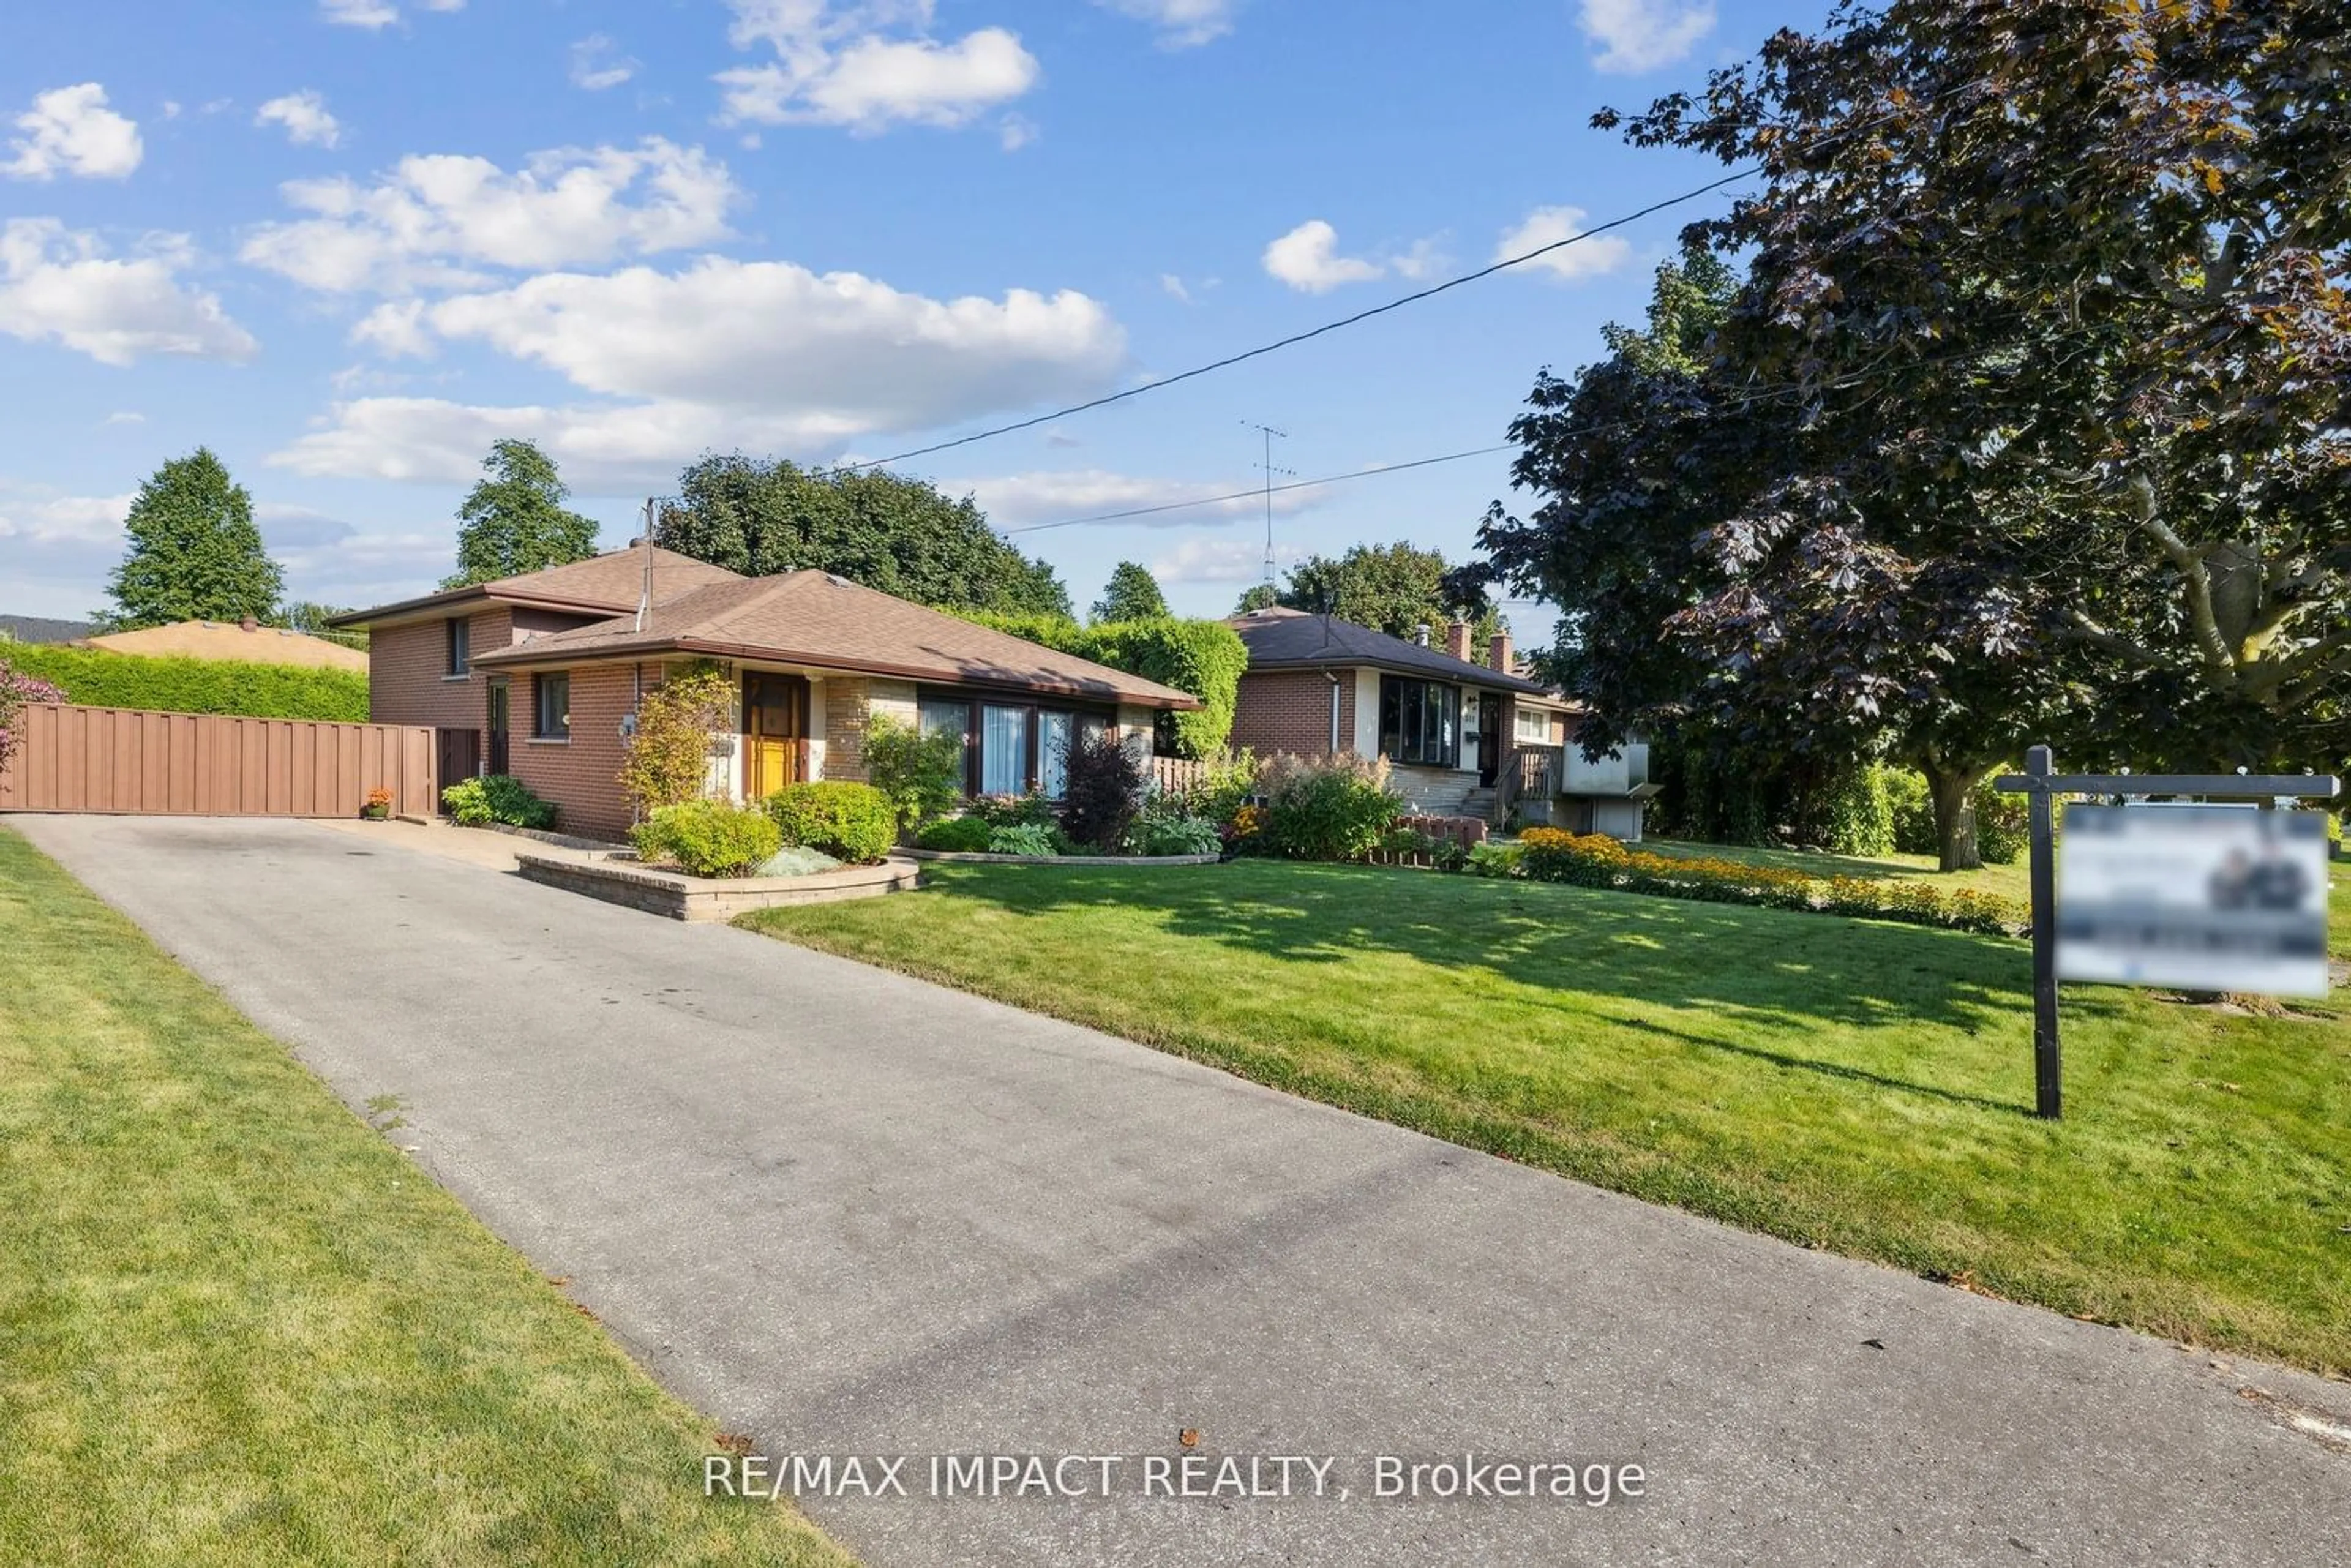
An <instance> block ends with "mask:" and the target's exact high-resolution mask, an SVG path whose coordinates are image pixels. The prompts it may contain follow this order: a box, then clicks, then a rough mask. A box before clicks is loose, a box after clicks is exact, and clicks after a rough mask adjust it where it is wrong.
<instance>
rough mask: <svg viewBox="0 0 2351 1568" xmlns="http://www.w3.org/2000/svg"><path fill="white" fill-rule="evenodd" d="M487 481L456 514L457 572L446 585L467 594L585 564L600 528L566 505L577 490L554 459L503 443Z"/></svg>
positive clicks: (520, 444) (495, 450) (487, 467)
mask: <svg viewBox="0 0 2351 1568" xmlns="http://www.w3.org/2000/svg"><path fill="white" fill-rule="evenodd" d="M482 469H483V472H484V477H483V478H482V479H481V480H480V481H479V482H477V483H476V484H475V486H474V488H473V492H472V494H470V495H468V496H467V497H465V505H463V506H461V507H458V508H457V570H456V573H455V575H454V576H452V577H450V578H448V579H446V580H444V581H443V582H442V584H441V586H442V587H444V588H464V587H466V586H468V585H470V584H473V583H476V582H492V581H496V580H497V579H499V578H502V577H513V576H516V575H517V574H518V573H521V572H526V571H539V570H544V569H545V568H548V567H550V566H564V565H567V564H569V562H572V561H575V560H586V559H588V558H589V557H590V556H592V555H594V554H595V553H596V522H595V519H594V518H592V517H581V516H580V514H579V513H577V512H574V511H570V510H569V509H567V508H566V507H565V506H564V505H563V503H564V502H565V501H566V500H568V499H569V497H570V495H571V491H570V487H569V486H566V485H565V484H564V483H563V479H562V476H560V475H559V474H558V473H557V472H556V469H555V459H553V458H552V457H549V455H547V454H546V453H544V452H541V451H540V450H539V449H538V447H537V446H536V445H534V444H532V443H530V442H528V441H512V440H508V441H500V442H498V443H496V444H494V445H493V446H492V447H491V448H490V455H488V456H487V457H485V458H483V459H482Z"/></svg>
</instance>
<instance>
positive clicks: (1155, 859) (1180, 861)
mask: <svg viewBox="0 0 2351 1568" xmlns="http://www.w3.org/2000/svg"><path fill="white" fill-rule="evenodd" d="M895 853H898V854H902V855H904V856H905V857H906V858H907V859H908V860H915V861H964V862H970V863H972V864H975V865H1120V866H1138V865H1215V864H1216V863H1217V862H1218V861H1221V860H1223V859H1224V858H1225V857H1224V856H1222V855H988V854H980V853H977V852H967V851H963V850H898V851H896V852H895Z"/></svg>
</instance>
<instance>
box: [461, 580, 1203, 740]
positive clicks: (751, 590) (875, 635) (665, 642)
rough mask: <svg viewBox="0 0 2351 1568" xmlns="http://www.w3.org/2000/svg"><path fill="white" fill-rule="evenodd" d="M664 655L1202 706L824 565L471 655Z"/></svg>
mask: <svg viewBox="0 0 2351 1568" xmlns="http://www.w3.org/2000/svg"><path fill="white" fill-rule="evenodd" d="M662 653H699V654H703V655H705V656H708V657H712V658H723V659H751V660H758V661H761V662H765V663H768V664H805V665H810V666H813V667H816V668H819V669H828V670H842V671H852V672H858V673H862V674H880V675H894V676H898V677H900V678H903V679H907V680H917V681H941V682H948V683H953V684H956V685H989V686H1004V687H1009V688H1014V689H1018V690H1022V691H1034V692H1047V693H1052V694H1055V695H1064V696H1079V697H1092V698H1094V699H1096V700H1098V701H1102V702H1123V703H1135V704H1140V705H1142V706H1148V707H1161V708H1196V707H1198V706H1201V705H1200V703H1199V701H1198V699H1196V698H1195V697H1193V696H1191V695H1188V694H1186V693H1184V692H1179V691H1177V690H1176V689H1175V687H1173V686H1164V685H1160V684H1159V683H1158V682H1156V681H1146V680H1144V678H1143V677H1142V676H1140V675H1130V674H1126V673H1125V672H1124V671H1123V670H1113V669H1112V668H1110V667H1109V666H1108V665H1106V664H1094V663H1093V662H1092V661H1091V660H1087V659H1081V658H1079V657H1077V656H1076V655H1075V654H1072V653H1056V652H1055V651H1054V650H1052V649H1050V648H1046V647H1042V646H1040V645H1039V644H1037V643H1030V642H1027V641H1024V640H1023V639H1021V638H1019V637H1014V636H1011V635H1009V634H1008V633H1006V632H998V631H994V630H991V629H990V628H988V627H986V626H981V625H977V624H976V623H974V622H969V621H964V620H961V619H958V618H957V617H956V616H953V615H948V614H946V613H944V612H940V611H936V610H926V609H925V608H924V607H923V606H921V605H919V604H910V603H908V602H907V601H905V600H903V599H897V598H893V597H892V596H891V595H889V594H887V593H883V592H880V591H876V590H874V589H871V588H862V587H860V586H858V585H857V584H856V583H853V582H850V581H848V580H845V579H842V578H838V577H834V576H832V575H831V574H830V573H827V572H821V571H795V572H789V573H786V574H784V575H782V576H779V577H761V578H749V579H745V578H737V579H735V580H732V581H728V582H721V583H716V584H713V585H711V586H709V587H706V588H700V589H696V590H695V591H692V592H690V593H685V594H682V595H680V596H679V597H677V598H675V599H670V600H665V601H662V602H661V603H659V604H658V605H656V606H655V608H654V611H653V616H652V618H651V621H650V623H649V624H648V626H647V627H646V629H645V630H644V631H643V632H639V631H638V630H637V629H636V616H635V613H634V611H633V609H632V612H631V613H629V614H627V615H621V616H616V617H614V618H613V619H611V620H610V621H604V622H598V623H597V624H595V625H593V626H582V627H580V628H579V629H577V630H576V631H570V632H552V633H549V634H547V635H544V636H538V637H533V638H530V639H528V641H526V642H523V643H517V644H516V645H515V646H513V647H511V648H500V649H498V650H497V651H496V652H495V653H476V654H475V656H474V664H475V665H476V666H477V667H479V668H484V669H497V668H506V667H511V666H518V665H546V666H553V665H561V664H586V663H590V662H594V661H598V660H603V659H635V658H649V657H652V656H654V655H657V654H662Z"/></svg>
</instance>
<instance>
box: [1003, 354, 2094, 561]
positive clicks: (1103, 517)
mask: <svg viewBox="0 0 2351 1568" xmlns="http://www.w3.org/2000/svg"><path fill="white" fill-rule="evenodd" d="M2020 319H2021V318H2020ZM2103 330H2105V328H2104V327H2102V326H2085V327H2077V328H2074V329H2071V330H2069V331H2064V332H2058V333H2053V334H2052V335H2051V337H2050V341H2051V342H2062V341H2064V340H2067V339H2071V338H2079V337H2086V336H2089V335H2090V334H2092V333H2095V332H2099V331H2103ZM2010 348H2011V345H2010V344H2006V343H1998V344H1994V345H1992V346H1991V347H1990V348H1988V349H1985V348H1976V349H1955V350H1952V351H1951V352H1949V353H1947V354H1930V355H1927V356H1924V357H1922V358H1919V359H1916V360H1906V361H1902V363H1901V364H1900V365H1898V366H1888V367H1886V369H1885V370H1884V371H1876V370H1869V371H1846V372H1845V373H1844V374H1843V375H1840V376H1833V377H1831V378H1829V379H1828V380H1826V381H1823V382H1782V383H1781V384H1779V385H1776V386H1767V387H1755V388H1752V389H1750V390H1749V391H1747V392H1742V393H1740V395H1739V396H1737V397H1733V398H1725V399H1723V400H1722V401H1721V402H1716V403H1713V404H1710V405H1709V406H1708V411H1707V412H1708V413H1725V412H1728V411H1729V410H1732V409H1740V408H1745V407H1747V406H1748V405H1750V403H1758V402H1765V401H1767V400H1769V399H1771V398H1777V397H1784V396H1786V395H1787V394H1789V393H1791V392H1835V391H1841V390H1843V389H1844V388H1846V387H1851V386H1858V385H1860V384H1862V383H1863V382H1867V381H1870V380H1872V379H1874V378H1875V377H1876V376H1877V375H1879V374H1883V373H1889V372H1890V371H1894V370H1905V371H1915V370H1918V369H1921V368H1924V367H1926V366H1929V365H1939V364H1949V363H1950V362H1952V361H1957V360H1965V359H1971V358H1975V357H1978V356H1980V355H1984V354H1996V353H2003V352H2006V351H2008V350H2009V349H2010ZM1635 423H1645V422H1641V421H1635V420H1632V419H1604V420H1598V421H1595V422H1593V423H1590V424H1578V425H1571V426H1569V427H1568V428H1566V429H1564V430H1561V431H1556V432H1553V433H1552V434H1555V435H1562V436H1572V435H1599V434H1604V433H1605V432H1608V431H1613V430H1623V429H1625V428H1628V427H1629V426H1631V425H1633V424H1635ZM1516 447H1517V444H1516V443H1514V442H1503V443H1501V444H1499V445H1495V446H1480V447H1477V448H1474V449H1472V450H1470V451H1468V452H1448V453H1446V454H1445V455H1442V456H1438V457H1420V458H1416V459H1414V460H1413V461H1411V462H1409V463H1389V464H1383V465H1379V466H1376V467H1371V468H1358V469H1355V470H1353V472H1351V473H1346V474H1332V475H1327V476H1324V477H1322V478H1320V479H1301V480H1298V481H1296V482H1295V483H1292V484H1288V485H1275V486H1270V488H1269V487H1268V486H1263V485H1259V486H1256V487H1255V488H1252V489H1248V490H1234V491H1231V492H1228V494H1226V495H1222V496H1203V497H1199V498H1198V499H1196V500H1189V501H1165V502H1162V503H1160V504H1159V505H1157V506H1153V507H1128V508H1127V509H1126V510H1124V511H1120V512H1100V513H1096V514H1095V515H1094V516H1092V517H1065V518H1062V519H1061V521H1059V522H1051V523H1029V524H1025V525H1023V526H1022V527H1020V528H1006V529H1003V530H1002V532H1003V533H1004V534H1005V535H1006V536H1007V537H1011V536H1014V535H1019V534H1041V533H1049V532H1050V531H1052V530H1053V529H1055V528H1083V527H1085V526H1087V525H1089V524H1093V523H1117V522H1125V521H1128V520H1129V519H1132V518H1134V517H1159V516H1162V515H1164V514H1165V513H1168V512H1185V511H1190V510H1192V509H1193V508H1195V507H1222V506H1229V505H1231V504H1232V503H1234V502H1236V501H1254V500H1256V499H1258V498H1259V497H1264V496H1280V495H1286V494H1288V493H1289V492H1290V491H1293V490H1312V489H1318V488H1320V487H1322V486H1325V485H1343V484H1345V483H1346V482H1347V481H1348V480H1350V479H1374V478H1377V477H1379V476H1381V475H1384V474H1404V473H1408V472H1410V471H1411V470H1413V469H1415V468H1433V467H1435V466H1437V465H1438V464H1440V463H1459V462H1463V461H1465V460H1466V459H1468V458H1471V457H1489V456H1492V455H1494V454H1495V453H1498V452H1510V451H1514V450H1516Z"/></svg>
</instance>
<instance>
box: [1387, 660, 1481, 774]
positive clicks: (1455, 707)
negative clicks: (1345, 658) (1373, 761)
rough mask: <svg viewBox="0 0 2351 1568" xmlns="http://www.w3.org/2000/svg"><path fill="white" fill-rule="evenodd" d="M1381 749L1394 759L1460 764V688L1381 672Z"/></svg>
mask: <svg viewBox="0 0 2351 1568" xmlns="http://www.w3.org/2000/svg"><path fill="white" fill-rule="evenodd" d="M1380 752H1381V755H1383V756H1384V757H1385V758H1387V759H1388V760H1389V761H1391V762H1411V763H1417V764H1419V765H1420V766H1422V767H1424V768H1458V767H1459V766H1461V688H1460V687H1458V686H1451V685H1446V684H1444V683H1443V682H1441V681H1416V680H1411V679H1408V678H1406V677H1405V676H1402V675H1382V676H1381V677H1380Z"/></svg>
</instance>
